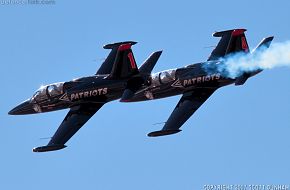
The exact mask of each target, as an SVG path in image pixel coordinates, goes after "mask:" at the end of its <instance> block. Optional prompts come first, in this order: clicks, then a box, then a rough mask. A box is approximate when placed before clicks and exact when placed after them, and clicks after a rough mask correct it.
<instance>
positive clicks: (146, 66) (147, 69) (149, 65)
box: [139, 51, 162, 75]
mask: <svg viewBox="0 0 290 190" xmlns="http://www.w3.org/2000/svg"><path fill="white" fill-rule="evenodd" d="M161 54H162V51H156V52H154V53H152V54H151V55H150V56H149V57H148V58H147V59H146V61H144V63H143V64H142V65H141V67H140V68H139V72H140V73H141V74H142V75H143V74H144V75H146V74H147V75H150V74H151V71H152V70H153V68H154V66H155V65H156V63H157V61H158V59H159V57H160V56H161Z"/></svg>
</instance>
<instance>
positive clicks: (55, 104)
mask: <svg viewBox="0 0 290 190" xmlns="http://www.w3.org/2000/svg"><path fill="white" fill-rule="evenodd" d="M245 31H246V30H245V29H233V30H227V31H221V32H216V33H214V34H213V36H214V37H220V38H221V39H220V41H219V43H218V45H217V46H216V47H215V49H214V50H213V51H212V53H211V55H210V56H209V58H208V60H207V61H206V62H202V63H196V64H192V65H188V66H186V67H183V68H178V69H170V70H166V71H162V72H158V73H154V74H151V71H152V69H153V67H154V66H155V64H156V62H157V60H158V59H159V57H160V55H161V53H162V52H161V51H157V52H154V53H153V54H151V55H150V56H149V58H148V59H147V60H146V61H145V62H144V63H143V64H142V65H141V67H140V68H139V69H138V68H137V65H136V62H135V59H134V56H133V53H132V50H131V46H132V45H134V44H136V42H131V41H129V42H121V43H114V44H108V45H105V46H104V48H105V49H111V52H110V54H109V55H108V57H107V58H106V60H105V61H104V63H103V64H102V65H101V67H100V69H99V70H98V71H97V73H96V74H95V75H93V76H89V77H83V78H78V79H74V80H72V81H69V82H60V83H54V84H50V85H46V86H42V87H41V88H40V89H39V90H37V91H36V93H35V94H34V95H33V96H32V98H30V99H28V100H26V101H25V102H23V103H22V104H20V105H19V106H17V107H15V108H14V109H12V110H11V111H10V112H9V114H11V115H24V114H34V113H43V112H49V111H55V110H60V109H66V108H69V109H70V111H69V112H68V114H67V115H66V117H65V118H64V120H63V122H62V123H61V125H60V126H59V128H58V130H57V131H56V133H55V134H54V135H53V137H52V138H51V140H50V141H49V143H48V145H46V146H42V147H37V148H34V149H33V151H34V152H45V151H53V150H59V149H62V148H65V147H66V145H65V143H66V142H67V141H68V140H69V139H70V138H71V137H72V136H73V135H74V134H75V133H76V132H77V131H78V130H79V129H80V128H81V127H82V126H83V125H84V124H85V123H86V122H87V121H88V120H89V119H90V118H91V117H92V116H93V115H94V114H95V113H96V112H97V111H98V110H99V109H100V108H101V107H102V106H103V105H104V104H105V103H107V102H110V101H113V100H116V99H120V101H121V102H137V101H146V100H153V99H159V98H165V97H169V96H174V95H179V94H182V97H181V99H180V101H179V102H178V104H177V106H176V107H175V109H174V110H173V112H172V114H171V115H170V117H169V119H168V120H167V122H165V125H164V127H163V128H162V129H161V130H160V131H155V132H151V133H149V134H148V136H150V137H156V136H163V135H170V134H174V133H177V132H180V131H181V130H180V127H181V126H182V125H183V124H184V123H185V122H186V121H187V120H188V118H189V117H190V116H191V115H192V114H193V113H194V112H195V111H196V110H197V109H198V108H199V107H200V106H201V105H202V104H203V103H204V102H205V101H206V100H207V99H208V98H209V97H210V96H211V95H212V94H213V93H214V92H215V91H216V90H217V89H218V88H220V87H222V86H226V85H229V84H235V85H243V84H244V83H245V82H246V80H247V79H248V78H249V77H251V76H254V75H256V74H257V73H259V72H261V71H262V70H260V69H257V70H255V71H251V72H243V73H241V74H240V75H239V76H238V77H235V78H230V77H227V76H225V75H224V74H223V73H222V71H221V70H220V69H219V68H220V65H221V64H223V61H222V60H223V59H221V58H224V57H226V56H228V55H232V54H236V53H244V54H245V55H246V54H248V53H250V52H249V47H248V43H247V40H246V37H245V34H244V32H245ZM272 40H273V37H268V38H264V39H263V40H262V41H261V42H260V44H259V45H258V46H257V48H256V49H262V48H264V47H266V48H267V47H269V46H270V43H271V41H272ZM253 53H254V52H253Z"/></svg>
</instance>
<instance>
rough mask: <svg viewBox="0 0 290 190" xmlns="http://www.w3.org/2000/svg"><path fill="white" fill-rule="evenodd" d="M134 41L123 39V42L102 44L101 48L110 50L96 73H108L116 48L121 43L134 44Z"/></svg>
mask: <svg viewBox="0 0 290 190" xmlns="http://www.w3.org/2000/svg"><path fill="white" fill-rule="evenodd" d="M136 43H137V42H133V41H125V42H117V43H113V44H107V45H104V47H103V48H104V49H111V52H110V53H109V55H108V57H107V58H106V59H105V61H104V62H103V64H102V65H101V67H100V68H99V70H98V71H97V73H96V74H97V75H101V74H110V72H111V71H112V68H113V65H114V61H115V59H116V56H117V52H118V48H119V47H120V46H121V45H123V44H131V45H135V44H136Z"/></svg>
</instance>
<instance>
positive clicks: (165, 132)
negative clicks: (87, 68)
mask: <svg viewBox="0 0 290 190" xmlns="http://www.w3.org/2000/svg"><path fill="white" fill-rule="evenodd" d="M180 131H181V130H180V129H177V130H160V131H154V132H151V133H149V134H148V137H159V136H164V135H172V134H175V133H179V132H180Z"/></svg>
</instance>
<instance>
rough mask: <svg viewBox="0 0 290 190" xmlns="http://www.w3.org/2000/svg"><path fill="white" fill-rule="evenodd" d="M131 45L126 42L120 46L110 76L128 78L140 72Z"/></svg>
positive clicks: (112, 77)
mask: <svg viewBox="0 0 290 190" xmlns="http://www.w3.org/2000/svg"><path fill="white" fill-rule="evenodd" d="M131 46H132V44H131V43H126V44H122V45H120V46H119V47H118V50H117V54H116V58H115V61H114V64H113V68H112V70H111V74H110V75H109V77H108V78H111V79H126V78H130V77H131V76H133V75H135V74H138V73H139V71H138V68H137V65H136V62H135V58H134V55H133V52H132V49H131Z"/></svg>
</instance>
